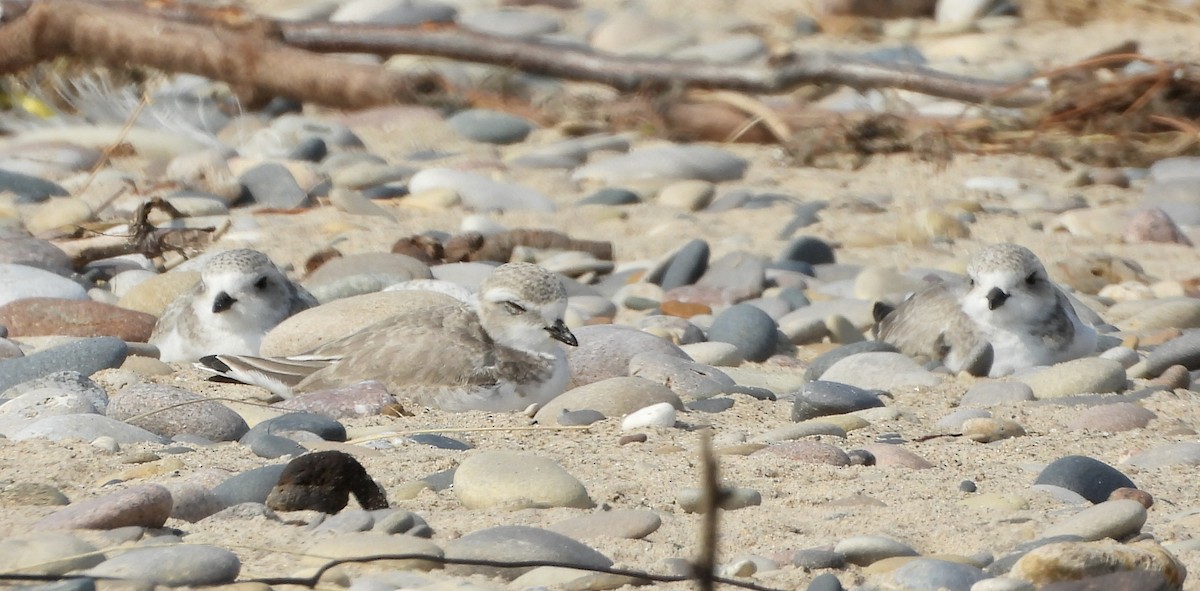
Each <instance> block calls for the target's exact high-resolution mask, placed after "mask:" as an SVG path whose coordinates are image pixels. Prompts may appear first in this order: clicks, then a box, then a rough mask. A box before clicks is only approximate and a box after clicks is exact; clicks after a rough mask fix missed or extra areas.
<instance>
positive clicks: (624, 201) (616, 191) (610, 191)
mask: <svg viewBox="0 0 1200 591" xmlns="http://www.w3.org/2000/svg"><path fill="white" fill-rule="evenodd" d="M641 202H642V198H641V197H639V196H638V194H637V193H634V192H633V191H630V190H628V189H622V188H620V187H605V188H603V189H600V190H599V191H596V192H595V193H592V194H591V195H588V196H587V197H584V198H583V199H580V200H579V201H576V202H575V205H633V204H635V203H641Z"/></svg>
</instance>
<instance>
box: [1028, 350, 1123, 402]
mask: <svg viewBox="0 0 1200 591" xmlns="http://www.w3.org/2000/svg"><path fill="white" fill-rule="evenodd" d="M1017 379H1018V380H1020V381H1021V382H1023V383H1025V384H1026V385H1028V386H1029V387H1030V389H1032V390H1033V395H1034V397H1035V398H1038V399H1046V398H1062V397H1064V396H1076V395H1078V394H1108V393H1111V392H1120V391H1122V390H1124V389H1125V368H1124V367H1122V366H1121V364H1120V363H1119V362H1117V361H1113V360H1111V359H1101V358H1099V357H1084V358H1082V359H1075V360H1073V361H1067V362H1064V363H1059V364H1055V365H1053V366H1051V367H1048V368H1046V369H1042V370H1039V371H1037V372H1035V373H1033V374H1030V375H1025V376H1019V377H1018V378H1017Z"/></svg>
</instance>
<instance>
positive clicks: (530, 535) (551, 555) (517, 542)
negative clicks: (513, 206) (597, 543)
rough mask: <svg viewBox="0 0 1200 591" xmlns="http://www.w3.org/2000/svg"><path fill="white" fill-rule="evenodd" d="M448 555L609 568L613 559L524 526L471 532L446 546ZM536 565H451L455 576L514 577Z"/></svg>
mask: <svg viewBox="0 0 1200 591" xmlns="http://www.w3.org/2000/svg"><path fill="white" fill-rule="evenodd" d="M445 549H446V558H467V559H477V560H478V559H484V560H493V561H497V562H521V561H533V560H546V561H554V562H558V563H563V564H571V565H579V566H583V567H593V568H607V567H610V566H612V560H611V559H609V558H608V557H607V556H605V555H603V554H601V553H599V552H597V551H596V550H594V549H592V548H591V547H590V546H588V545H586V544H584V543H583V542H579V541H577V540H574V539H572V538H569V537H567V536H564V535H562V534H560V533H556V532H552V531H549V530H545V529H539V528H536V527H527V526H523V525H502V526H499V527H491V528H487V529H482V530H478V531H474V532H471V533H469V534H467V535H465V536H462V537H460V538H458V539H455V540H451V541H450V542H448V543H447V544H446V546H445ZM533 568H534V567H524V568H500V567H493V566H467V565H447V566H446V572H448V573H450V574H452V575H466V574H483V575H487V576H498V577H502V578H506V579H510V580H511V579H513V578H516V577H517V576H520V575H521V574H523V573H525V572H528V571H529V570H532V569H533Z"/></svg>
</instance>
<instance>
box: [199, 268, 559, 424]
mask: <svg viewBox="0 0 1200 591" xmlns="http://www.w3.org/2000/svg"><path fill="white" fill-rule="evenodd" d="M566 305H567V296H566V290H565V289H564V287H563V284H562V282H561V281H560V280H559V279H558V277H557V276H556V275H555V274H553V273H551V272H550V271H547V270H546V269H544V268H542V267H539V266H537V265H533V264H528V263H509V264H505V265H501V266H500V267H497V268H496V270H494V271H493V272H492V273H491V275H489V276H488V278H487V279H486V280H485V281H484V282H483V284H482V285H481V286H480V291H479V294H478V298H477V301H476V304H475V305H474V306H471V305H469V304H465V303H456V302H451V303H447V304H440V305H435V306H432V307H428V308H423V309H421V310H418V311H414V312H412V313H408V314H402V315H399V316H393V317H391V318H387V319H384V320H381V321H379V322H377V323H375V324H373V325H371V326H368V327H366V328H364V329H362V330H360V331H358V332H356V333H354V334H351V335H349V336H346V337H343V338H342V339H339V340H337V341H333V342H330V343H327V344H325V345H322V346H320V347H318V348H317V349H315V350H313V351H311V352H309V353H308V354H305V355H298V356H294V357H287V358H277V359H264V358H258V357H245V356H230V355H217V356H214V357H207V358H205V359H202V360H201V363H202V364H203V365H204V366H206V367H208V368H209V369H211V370H215V371H216V372H217V373H220V374H222V375H224V376H225V377H229V378H233V379H235V380H238V381H242V382H246V383H251V384H256V385H259V386H263V387H265V388H267V389H268V390H270V391H272V392H274V393H275V394H277V395H279V396H282V397H285V398H286V397H289V396H291V395H293V394H294V393H298V392H311V391H316V390H324V389H329V388H336V387H340V386H346V385H349V384H353V383H355V382H359V381H362V380H378V381H379V382H382V383H383V384H384V385H385V386H386V387H387V388H388V390H389V391H390V392H391V393H392V394H395V395H397V396H402V397H407V398H410V399H413V400H415V401H417V402H419V403H421V404H426V405H429V406H433V407H437V408H441V409H443V410H451V411H463V410H489V411H514V410H522V409H524V408H526V407H528V406H529V405H530V404H533V403H545V402H547V401H549V400H550V399H552V398H554V397H555V396H558V395H559V394H561V393H562V392H563V391H564V390H565V389H566V385H567V377H568V370H567V360H566V354H565V352H564V350H563V349H562V347H561V346H560V345H559V344H558V342H562V343H566V344H568V345H572V346H574V345H576V344H577V342H576V340H575V335H573V334H571V331H570V330H569V329H568V328H567V326H566V324H564V323H563V313H564V312H565V310H566ZM556 341H558V342H556Z"/></svg>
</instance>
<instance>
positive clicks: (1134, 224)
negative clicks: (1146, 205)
mask: <svg viewBox="0 0 1200 591" xmlns="http://www.w3.org/2000/svg"><path fill="white" fill-rule="evenodd" d="M1125 242H1171V243H1175V244H1186V245H1187V246H1191V245H1192V241H1191V240H1188V237H1187V236H1186V235H1184V233H1183V231H1182V230H1180V229H1179V226H1177V225H1175V221H1174V220H1172V219H1171V216H1169V215H1167V213H1166V212H1165V211H1163V210H1161V209H1159V208H1157V207H1151V208H1150V209H1143V210H1142V211H1139V212H1137V213H1136V214H1134V216H1133V219H1131V220H1129V225H1128V226H1126V227H1125Z"/></svg>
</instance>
